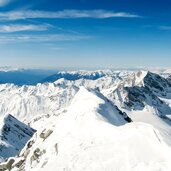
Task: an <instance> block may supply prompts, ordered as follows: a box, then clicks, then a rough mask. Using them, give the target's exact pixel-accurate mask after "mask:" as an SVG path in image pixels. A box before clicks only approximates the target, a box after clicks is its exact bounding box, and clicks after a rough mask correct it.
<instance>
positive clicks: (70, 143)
mask: <svg viewBox="0 0 171 171" xmlns="http://www.w3.org/2000/svg"><path fill="white" fill-rule="evenodd" d="M96 72H97V73H101V71H95V72H94V73H96ZM61 73H63V72H61ZM66 73H68V72H66ZM71 73H72V72H71ZM103 73H104V75H103V76H102V77H99V78H96V79H87V78H84V77H83V76H84V75H88V74H89V75H91V74H92V72H90V73H88V72H85V71H81V72H80V71H78V72H73V75H74V76H75V74H78V75H82V77H80V79H75V78H74V79H73V80H67V79H65V78H60V79H58V80H55V82H53V83H44V84H37V85H36V86H16V85H13V84H4V85H0V100H1V103H0V112H1V113H0V114H1V117H2V118H3V116H4V115H5V113H12V114H13V115H14V116H16V117H17V118H20V119H21V120H22V121H24V122H25V123H29V125H30V126H31V127H33V128H34V129H36V130H37V132H36V133H35V134H34V135H33V137H32V138H31V139H30V140H29V141H28V139H27V141H28V142H27V141H22V144H23V146H24V145H25V146H24V148H23V149H22V150H21V149H20V150H21V152H20V154H19V155H18V156H17V157H15V158H13V160H14V163H13V164H12V165H11V168H12V170H13V171H16V170H17V171H18V170H20V171H22V170H23V171H25V170H26V171H32V170H33V171H37V170H56V169H58V170H59V171H62V170H68V171H69V170H71V171H80V170H85V171H96V170H99V171H104V170H109V171H110V170H111V171H113V170H120V171H125V170H126V171H144V170H148V171H156V170H161V171H170V170H171V164H170V157H171V120H170V119H169V118H170V117H168V116H169V115H171V83H170V82H169V79H168V78H165V77H163V76H160V75H159V74H156V73H151V72H148V71H103ZM64 74H65V73H64ZM71 75H72V74H71ZM95 76H96V74H95ZM131 121H133V122H131ZM129 122H130V123H129ZM23 146H22V147H23ZM20 150H19V151H20ZM4 153H6V152H5V150H4ZM8 154H10V153H8ZM4 165H5V164H4V163H2V165H1V164H0V168H1V166H4Z"/></svg>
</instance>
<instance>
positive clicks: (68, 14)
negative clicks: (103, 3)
mask: <svg viewBox="0 0 171 171" xmlns="http://www.w3.org/2000/svg"><path fill="white" fill-rule="evenodd" d="M115 17H122V18H138V17H141V16H139V15H136V14H132V13H126V12H114V11H107V10H63V11H56V12H52V11H34V10H28V11H9V12H0V18H1V19H4V20H18V19H31V18H32V19H33V18H49V19H50V18H56V19H57V18H99V19H102V18H115Z"/></svg>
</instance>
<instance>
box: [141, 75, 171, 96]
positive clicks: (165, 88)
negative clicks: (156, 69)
mask: <svg viewBox="0 0 171 171" xmlns="http://www.w3.org/2000/svg"><path fill="white" fill-rule="evenodd" d="M144 85H145V86H146V87H148V88H150V89H151V91H153V92H154V93H155V94H157V95H158V96H167V94H168V93H171V83H170V82H169V81H168V80H167V79H165V78H163V77H161V76H160V75H158V74H155V73H151V72H148V74H147V75H146V77H145V78H144Z"/></svg>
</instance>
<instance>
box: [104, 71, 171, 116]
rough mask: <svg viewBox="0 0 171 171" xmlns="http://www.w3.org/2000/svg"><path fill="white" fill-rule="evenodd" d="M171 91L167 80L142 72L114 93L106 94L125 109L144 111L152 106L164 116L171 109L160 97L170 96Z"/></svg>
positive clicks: (122, 83) (125, 81)
mask: <svg viewBox="0 0 171 171" xmlns="http://www.w3.org/2000/svg"><path fill="white" fill-rule="evenodd" d="M170 91H171V84H170V83H169V82H168V80H167V79H165V78H163V77H161V76H159V75H158V74H154V73H151V72H141V71H140V72H137V73H133V74H132V75H130V77H128V78H127V79H125V80H124V81H122V82H120V83H119V84H118V86H117V88H115V89H114V91H112V92H108V91H106V92H104V94H105V95H106V96H107V97H108V98H109V99H110V100H112V101H113V102H114V103H116V104H117V105H119V106H120V107H121V108H123V109H128V110H143V109H144V108H145V107H147V108H148V107H149V106H151V108H153V109H154V110H155V113H156V114H158V115H159V116H164V115H166V114H169V113H171V108H170V106H169V105H168V104H167V103H166V102H165V101H163V100H161V99H160V97H164V98H165V97H167V96H169V94H170Z"/></svg>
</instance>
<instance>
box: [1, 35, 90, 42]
mask: <svg viewBox="0 0 171 171" xmlns="http://www.w3.org/2000/svg"><path fill="white" fill-rule="evenodd" d="M90 38H91V37H90V36H86V35H69V34H46V35H33V34H32V35H30V34H28V35H26V34H24V35H9V34H8V35H6V36H5V35H0V42H1V44H4V43H21V42H22V43H28V42H31V43H34V42H40V43H46V42H58V41H78V40H86V39H90Z"/></svg>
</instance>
